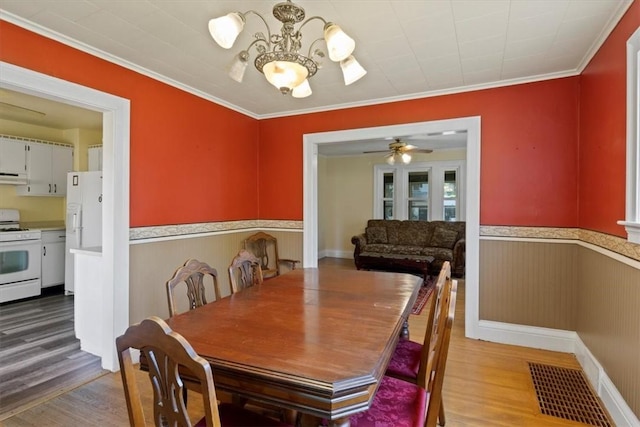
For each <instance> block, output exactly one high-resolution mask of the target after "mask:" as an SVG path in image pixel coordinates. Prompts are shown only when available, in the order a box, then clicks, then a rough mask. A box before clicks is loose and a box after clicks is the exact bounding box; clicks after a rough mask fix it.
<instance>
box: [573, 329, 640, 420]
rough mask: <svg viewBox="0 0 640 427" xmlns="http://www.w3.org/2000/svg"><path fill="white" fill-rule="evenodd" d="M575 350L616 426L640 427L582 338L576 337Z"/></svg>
mask: <svg viewBox="0 0 640 427" xmlns="http://www.w3.org/2000/svg"><path fill="white" fill-rule="evenodd" d="M575 348H576V351H575V355H576V358H577V359H578V362H579V363H580V366H582V370H583V371H584V372H585V374H586V376H587V378H588V379H589V382H590V383H591V385H592V386H593V389H594V390H595V391H596V393H597V394H598V396H599V397H600V399H601V400H602V403H603V404H604V406H605V407H606V408H607V411H608V412H609V415H611V418H612V421H613V422H614V424H615V425H617V426H629V427H640V421H639V420H638V418H637V417H636V416H635V414H634V413H633V411H632V410H631V408H630V407H629V405H627V402H626V401H625V400H624V398H623V397H622V396H621V395H620V392H619V391H618V389H617V388H616V386H615V385H614V384H613V382H612V381H611V378H609V376H608V375H607V372H606V371H605V370H604V368H603V367H602V365H600V362H598V360H597V359H596V358H595V357H594V356H593V354H591V352H590V351H589V349H588V348H587V346H586V345H585V344H584V343H583V342H582V340H581V339H580V336H578V337H576V343H575Z"/></svg>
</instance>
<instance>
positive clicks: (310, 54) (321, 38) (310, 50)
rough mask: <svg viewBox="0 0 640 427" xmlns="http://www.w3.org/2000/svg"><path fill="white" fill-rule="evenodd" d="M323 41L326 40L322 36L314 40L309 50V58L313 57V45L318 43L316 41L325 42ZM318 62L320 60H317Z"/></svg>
mask: <svg viewBox="0 0 640 427" xmlns="http://www.w3.org/2000/svg"><path fill="white" fill-rule="evenodd" d="M323 41H324V38H323V37H320V38H317V39H315V40H314V41H313V42H312V43H311V44H310V45H309V51H308V52H307V57H308V58H313V56H312V51H313V47H314V46H315V45H316V43H318V42H323ZM323 54H324V52H323ZM316 62H318V61H316Z"/></svg>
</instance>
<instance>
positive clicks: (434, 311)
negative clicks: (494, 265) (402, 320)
mask: <svg viewBox="0 0 640 427" xmlns="http://www.w3.org/2000/svg"><path fill="white" fill-rule="evenodd" d="M448 282H451V264H450V263H449V261H445V262H444V263H443V264H442V268H441V269H440V273H439V274H438V278H437V279H436V286H435V289H434V290H433V296H432V297H431V299H430V300H429V313H428V314H427V328H426V329H425V332H424V339H423V341H422V351H421V352H420V369H419V371H418V378H417V384H418V385H419V386H420V387H422V388H426V380H425V379H426V378H427V375H426V372H427V361H428V359H429V352H430V351H431V350H432V349H430V344H435V343H434V340H433V339H432V338H433V336H434V333H437V323H438V321H439V320H440V318H441V317H442V315H443V314H442V313H443V311H444V305H443V296H445V291H446V288H447V283H448ZM449 285H450V283H449Z"/></svg>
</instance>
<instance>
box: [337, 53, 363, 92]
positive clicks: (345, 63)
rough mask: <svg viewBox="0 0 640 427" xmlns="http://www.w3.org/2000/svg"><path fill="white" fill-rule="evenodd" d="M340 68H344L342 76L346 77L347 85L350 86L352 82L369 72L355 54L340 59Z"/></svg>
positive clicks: (345, 82)
mask: <svg viewBox="0 0 640 427" xmlns="http://www.w3.org/2000/svg"><path fill="white" fill-rule="evenodd" d="M340 68H342V76H343V77H344V84H345V86H349V85H350V84H351V83H354V82H356V81H358V80H360V79H361V78H362V77H364V75H365V74H367V70H365V69H364V68H362V66H361V65H360V63H359V62H358V61H356V58H355V57H354V56H353V55H351V56H349V57H348V58H347V59H344V60H342V61H340Z"/></svg>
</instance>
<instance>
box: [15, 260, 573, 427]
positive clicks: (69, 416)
mask: <svg viewBox="0 0 640 427" xmlns="http://www.w3.org/2000/svg"><path fill="white" fill-rule="evenodd" d="M319 266H320V268H347V269H352V268H353V261H352V260H340V259H323V260H321V262H320V263H319ZM464 300H465V298H464V281H461V282H460V284H459V288H458V301H457V306H456V318H455V322H454V329H453V333H452V340H451V344H450V348H449V355H448V365H447V370H446V374H445V382H444V405H445V412H446V425H447V426H449V427H458V426H478V427H485V426H505V427H507V426H508V427H514V426H549V427H559V426H582V425H584V424H580V423H576V422H572V421H566V420H562V419H559V418H555V417H550V416H546V415H542V414H540V411H539V410H538V404H537V401H536V397H535V393H534V390H533V384H532V381H531V377H530V375H529V370H528V365H527V362H529V361H531V362H538V363H545V364H551V365H557V366H562V367H568V368H574V369H579V368H580V366H579V364H578V362H577V360H576V359H575V357H574V356H573V355H571V354H564V353H556V352H551V351H545V350H536V349H529V348H524V347H516V346H509V345H503V344H495V343H490V342H483V341H476V340H470V339H467V338H465V337H464ZM426 316H427V310H423V311H422V313H421V314H420V315H419V316H415V315H412V316H410V319H409V326H410V333H411V338H412V339H413V340H416V341H421V340H422V337H423V335H424V330H425V328H426ZM119 375H120V374H119V373H109V374H107V375H104V376H102V377H100V378H97V379H95V380H93V381H91V382H89V383H86V384H84V385H83V386H81V387H78V388H76V389H74V390H71V391H68V392H66V393H64V394H62V395H60V396H58V397H56V398H54V399H51V400H49V401H46V402H43V403H41V404H39V405H38V406H36V407H33V408H31V409H28V410H26V411H24V412H22V413H20V414H17V415H15V416H13V417H11V418H9V419H6V420H5V422H4V425H5V426H7V427H13V426H42V425H47V426H75V425H100V426H126V425H128V418H127V409H126V405H125V401H124V394H123V391H122V384H121V381H120V376H119ZM145 375H146V374H144V373H142V372H140V373H139V377H138V378H139V384H140V386H141V387H142V388H143V390H145V391H144V392H145V393H146V394H147V396H150V395H151V391H150V387H149V386H148V382H149V381H148V379H147V378H146V377H145ZM197 401H198V397H197V396H195V395H194V396H193V397H190V400H189V402H190V407H191V409H194V408H195V409H196V410H197V409H198V408H197ZM194 415H196V416H199V415H200V414H194Z"/></svg>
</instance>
